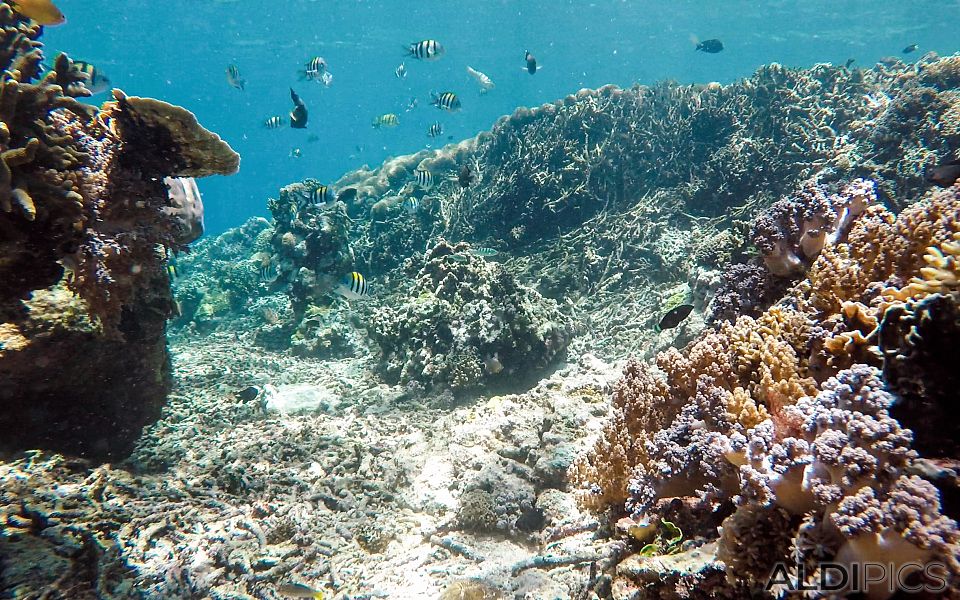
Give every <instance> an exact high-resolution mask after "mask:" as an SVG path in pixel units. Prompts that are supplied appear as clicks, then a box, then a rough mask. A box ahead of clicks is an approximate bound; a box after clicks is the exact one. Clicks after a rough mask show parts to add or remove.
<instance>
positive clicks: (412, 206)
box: [403, 197, 420, 215]
mask: <svg viewBox="0 0 960 600" xmlns="http://www.w3.org/2000/svg"><path fill="white" fill-rule="evenodd" d="M419 210H420V201H419V200H417V199H416V198H413V197H410V198H407V199H406V200H404V201H403V211H404V212H405V213H407V214H408V215H415V214H417V212H418V211H419Z"/></svg>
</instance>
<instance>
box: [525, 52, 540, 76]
mask: <svg viewBox="0 0 960 600" xmlns="http://www.w3.org/2000/svg"><path fill="white" fill-rule="evenodd" d="M524 52H525V53H526V57H525V59H526V61H527V73H530V74H531V75H533V74H534V73H536V72H537V59H536V57H534V56H533V55H532V54H530V51H529V50H524Z"/></svg>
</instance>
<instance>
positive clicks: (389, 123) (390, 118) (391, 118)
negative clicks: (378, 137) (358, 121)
mask: <svg viewBox="0 0 960 600" xmlns="http://www.w3.org/2000/svg"><path fill="white" fill-rule="evenodd" d="M399 124H400V118H399V117H398V116H397V115H396V114H394V113H387V114H385V115H380V116H379V117H377V118H376V119H374V120H373V127H374V128H375V129H380V128H381V127H396V126H397V125H399Z"/></svg>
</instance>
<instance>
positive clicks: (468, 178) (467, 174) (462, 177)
mask: <svg viewBox="0 0 960 600" xmlns="http://www.w3.org/2000/svg"><path fill="white" fill-rule="evenodd" d="M476 180H477V175H476V174H475V173H474V172H473V171H472V170H470V165H463V168H462V169H460V174H459V175H457V183H459V184H460V187H462V188H468V187H470V185H471V184H472V183H473V182H474V181H476Z"/></svg>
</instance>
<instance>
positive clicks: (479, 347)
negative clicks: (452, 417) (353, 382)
mask: <svg viewBox="0 0 960 600" xmlns="http://www.w3.org/2000/svg"><path fill="white" fill-rule="evenodd" d="M469 249H470V246H469V244H466V243H461V244H457V245H452V244H449V243H447V242H444V241H440V242H439V243H437V245H435V246H434V247H433V248H431V249H430V250H429V251H428V252H427V254H426V256H425V257H424V258H423V259H422V260H423V262H422V265H418V264H417V262H419V261H414V260H410V261H409V266H408V272H409V273H410V276H411V278H412V280H413V285H412V287H411V289H410V290H409V293H408V294H407V296H406V297H407V298H408V299H407V300H406V301H405V302H403V303H402V304H400V305H397V306H384V307H382V308H381V310H380V311H378V312H377V313H375V314H374V315H373V322H372V323H371V327H370V334H371V335H372V337H373V339H374V340H375V341H376V342H377V343H379V345H380V347H381V352H382V359H381V368H382V370H383V372H384V375H385V376H386V377H387V378H388V379H389V380H391V381H394V382H396V381H400V382H408V381H418V382H419V383H421V384H423V385H427V386H442V387H449V388H450V389H452V390H454V391H464V390H468V389H471V388H476V387H478V386H480V385H483V384H485V383H488V382H492V381H496V380H501V381H503V380H505V379H506V378H507V377H516V376H518V375H522V376H525V377H526V376H530V375H532V374H535V373H537V372H539V371H541V370H542V369H543V368H544V367H546V366H548V365H549V364H550V363H552V362H553V361H554V360H555V359H556V358H557V357H558V356H560V355H561V353H562V352H563V351H564V349H565V348H566V346H567V344H568V343H569V341H570V337H571V330H570V325H569V323H568V322H567V321H566V319H565V318H564V317H563V316H562V315H561V314H560V312H559V311H558V310H557V308H556V305H555V303H553V301H551V300H547V299H544V298H542V297H541V296H540V294H538V293H537V292H536V291H534V290H532V289H530V288H527V287H524V286H522V285H520V284H519V283H517V281H516V280H515V279H514V278H513V277H512V275H511V274H510V272H509V271H507V270H506V269H504V268H503V267H502V266H501V265H500V264H498V263H493V262H487V261H485V260H483V259H482V258H478V257H475V256H472V255H471V254H470V252H469Z"/></svg>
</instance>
